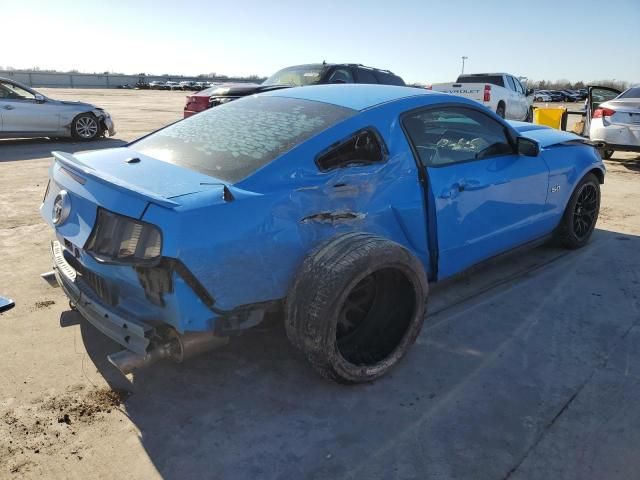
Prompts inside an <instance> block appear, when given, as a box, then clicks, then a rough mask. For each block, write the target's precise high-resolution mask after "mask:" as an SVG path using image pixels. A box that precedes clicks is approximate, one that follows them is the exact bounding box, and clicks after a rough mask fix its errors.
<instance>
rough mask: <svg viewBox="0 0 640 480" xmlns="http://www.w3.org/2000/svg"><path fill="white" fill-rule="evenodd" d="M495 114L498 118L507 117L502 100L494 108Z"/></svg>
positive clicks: (505, 107)
mask: <svg viewBox="0 0 640 480" xmlns="http://www.w3.org/2000/svg"><path fill="white" fill-rule="evenodd" d="M496 113H497V114H498V116H500V117H502V118H505V117H506V115H507V105H506V104H505V102H504V100H500V101H499V102H498V106H497V108H496Z"/></svg>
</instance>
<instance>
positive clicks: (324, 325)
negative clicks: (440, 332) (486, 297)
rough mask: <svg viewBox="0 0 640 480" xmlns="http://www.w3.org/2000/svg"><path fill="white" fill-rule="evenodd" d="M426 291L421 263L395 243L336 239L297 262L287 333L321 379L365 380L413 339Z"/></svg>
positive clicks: (361, 237) (358, 236)
mask: <svg viewBox="0 0 640 480" xmlns="http://www.w3.org/2000/svg"><path fill="white" fill-rule="evenodd" d="M427 291H428V283H427V278H426V275H425V273H424V269H423V268H422V264H421V263H420V261H419V260H418V259H416V258H415V257H414V256H413V255H412V254H411V253H410V252H409V251H407V250H406V249H405V248H404V247H402V246H401V245H399V244H397V243H395V242H392V241H389V240H386V239H384V238H380V237H377V236H374V235H370V234H366V233H349V234H346V235H342V236H339V237H337V238H335V239H333V240H331V241H330V242H328V243H326V244H324V245H323V246H321V247H320V248H319V249H317V250H316V251H315V252H313V253H312V254H311V255H309V256H308V257H307V258H306V259H305V260H304V262H303V264H302V267H301V268H300V270H299V272H298V274H297V276H296V279H295V281H294V283H293V285H292V287H291V290H290V293H289V296H288V298H287V305H286V310H287V311H286V321H285V326H286V331H287V336H288V337H289V340H290V341H291V343H292V344H293V345H294V346H295V347H296V348H298V349H299V350H301V351H302V352H303V353H304V354H305V356H306V357H307V359H308V360H309V362H310V363H311V364H312V365H313V367H314V368H315V369H316V370H317V371H318V372H320V374H322V375H323V376H325V377H327V378H329V379H332V380H334V381H336V382H339V383H362V382H369V381H372V380H375V379H376V378H379V377H380V376H382V375H384V374H385V373H387V372H388V371H389V370H390V369H391V368H392V367H393V366H394V365H396V364H397V363H398V361H399V360H400V359H401V358H402V357H403V356H404V355H405V353H406V352H407V350H408V349H409V347H410V346H411V345H412V344H413V342H414V341H415V339H416V337H417V336H418V334H419V333H420V329H421V327H422V323H423V321H424V316H425V313H426V297H427Z"/></svg>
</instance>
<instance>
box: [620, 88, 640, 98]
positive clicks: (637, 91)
mask: <svg viewBox="0 0 640 480" xmlns="http://www.w3.org/2000/svg"><path fill="white" fill-rule="evenodd" d="M618 98H640V87H633V88H630V89H629V90H626V91H624V92H622V93H621V94H620V95H618Z"/></svg>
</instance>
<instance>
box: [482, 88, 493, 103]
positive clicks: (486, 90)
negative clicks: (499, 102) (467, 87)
mask: <svg viewBox="0 0 640 480" xmlns="http://www.w3.org/2000/svg"><path fill="white" fill-rule="evenodd" d="M483 100H484V101H485V102H490V101H491V85H485V86H484V97H483Z"/></svg>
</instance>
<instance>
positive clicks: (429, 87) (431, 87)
mask: <svg viewBox="0 0 640 480" xmlns="http://www.w3.org/2000/svg"><path fill="white" fill-rule="evenodd" d="M425 88H426V89H427V90H433V85H429V86H427V87H425Z"/></svg>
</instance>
